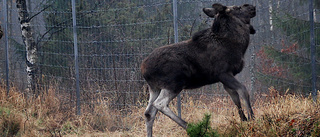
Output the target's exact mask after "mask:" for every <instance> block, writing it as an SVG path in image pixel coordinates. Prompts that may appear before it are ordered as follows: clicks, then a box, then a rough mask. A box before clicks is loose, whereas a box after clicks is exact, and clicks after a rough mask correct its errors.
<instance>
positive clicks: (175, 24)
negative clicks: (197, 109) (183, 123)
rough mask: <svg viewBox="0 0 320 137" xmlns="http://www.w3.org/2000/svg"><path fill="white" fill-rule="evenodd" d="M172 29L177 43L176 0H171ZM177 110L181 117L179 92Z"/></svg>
mask: <svg viewBox="0 0 320 137" xmlns="http://www.w3.org/2000/svg"><path fill="white" fill-rule="evenodd" d="M172 3H173V6H172V10H173V29H174V43H178V42H179V39H178V11H177V10H178V8H177V0H173V2H172ZM177 110H178V116H179V117H181V96H180V94H179V95H178V96H177Z"/></svg>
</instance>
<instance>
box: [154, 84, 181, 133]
mask: <svg viewBox="0 0 320 137" xmlns="http://www.w3.org/2000/svg"><path fill="white" fill-rule="evenodd" d="M178 94H179V92H175V91H172V90H167V89H162V90H161V92H160V95H159V97H158V98H157V99H156V100H155V101H154V103H153V105H154V107H156V108H157V109H158V110H159V111H161V112H162V113H163V114H165V115H166V116H168V117H169V118H171V119H172V120H173V121H175V122H176V123H177V124H179V125H180V126H181V127H183V128H184V129H187V122H185V121H184V120H182V119H181V118H180V117H178V116H177V115H175V114H174V113H173V112H172V110H171V109H170V108H169V107H168V104H169V103H170V101H171V100H172V99H174V98H175V97H176V96H177V95H178Z"/></svg>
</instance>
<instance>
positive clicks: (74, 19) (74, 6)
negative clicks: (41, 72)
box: [71, 0, 81, 115]
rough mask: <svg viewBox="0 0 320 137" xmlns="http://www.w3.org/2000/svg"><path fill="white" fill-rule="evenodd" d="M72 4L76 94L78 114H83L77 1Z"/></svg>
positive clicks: (73, 0)
mask: <svg viewBox="0 0 320 137" xmlns="http://www.w3.org/2000/svg"><path fill="white" fill-rule="evenodd" d="M71 5H72V27H73V47H74V64H75V73H76V74H75V75H76V96H77V102H76V105H77V115H81V106H80V82H79V64H78V36H77V22H76V21H77V20H76V2H75V0H71Z"/></svg>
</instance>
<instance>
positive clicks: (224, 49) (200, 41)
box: [141, 4, 255, 136]
mask: <svg viewBox="0 0 320 137" xmlns="http://www.w3.org/2000/svg"><path fill="white" fill-rule="evenodd" d="M212 7H213V8H204V9H203V11H204V12H205V13H206V14H207V15H208V16H209V17H214V18H215V19H214V22H213V25H212V27H211V28H208V29H205V30H202V31H199V32H197V33H195V34H194V35H193V37H192V39H189V40H186V41H183V42H179V43H176V44H171V45H166V46H162V47H159V48H156V49H155V50H154V51H153V52H151V54H150V55H149V56H148V57H147V58H146V59H145V60H144V61H143V62H142V64H141V72H142V75H143V77H144V78H145V80H146V81H147V83H148V84H149V86H150V87H151V89H152V90H155V91H153V92H160V93H161V92H162V89H166V90H168V91H170V92H169V93H170V94H176V95H177V94H178V93H180V91H181V90H182V89H193V88H198V87H201V86H204V85H207V84H212V83H216V82H222V83H223V84H224V85H225V87H226V89H230V92H232V91H233V90H238V89H243V90H245V87H244V86H242V85H241V84H240V83H238V82H237V81H236V80H235V79H233V76H235V75H236V74H238V73H240V72H241V70H242V69H243V66H244V60H243V58H244V54H245V52H246V50H247V48H248V45H249V39H250V36H249V35H250V34H254V33H255V30H254V29H253V27H252V26H251V25H250V18H252V17H254V16H255V7H254V6H252V5H248V4H245V5H243V6H239V7H238V6H233V7H226V6H223V5H221V4H213V6H212ZM241 9H242V11H241ZM229 74H230V77H229ZM224 75H227V77H225V76H224ZM229 83H230V84H229ZM243 87H244V88H243ZM231 90H232V91H231ZM230 92H229V94H237V92H235V93H233V92H232V93H230ZM150 94H151V93H150ZM239 94H242V93H239ZM237 95H238V94H237ZM155 96H159V93H155ZM235 96H236V95H235ZM244 96H247V95H246V93H245V95H244ZM151 98H153V99H151ZM159 98H160V97H159ZM238 98H239V97H238ZM157 99H158V98H157V97H151V95H150V102H149V105H148V107H147V110H146V112H145V114H146V118H147V122H148V119H149V117H150V112H149V109H152V107H153V106H155V105H156V104H154V102H153V101H154V100H156V102H157ZM170 99H171V98H170ZM158 100H161V99H158ZM158 102H161V101H158ZM236 104H237V103H236ZM237 106H238V105H237ZM249 106H250V102H249ZM239 107H240V108H239ZM155 108H157V107H155ZM238 108H239V113H243V112H240V111H242V110H241V106H238ZM157 109H158V108H157ZM250 109H251V106H250ZM158 110H160V111H161V112H163V111H162V110H161V108H160V109H158ZM251 111H252V110H251ZM166 115H167V114H166ZM169 117H170V116H169ZM250 117H253V114H252V116H250ZM241 118H242V120H246V118H245V116H244V115H243V116H241ZM172 119H173V120H174V119H175V118H172ZM175 121H176V120H175ZM182 121H183V120H182ZM176 122H177V121H176ZM177 123H178V124H180V125H181V126H183V127H184V126H185V125H184V123H183V122H182V123H179V122H177ZM151 125H152V124H151ZM147 127H148V123H147ZM184 128H186V127H184ZM151 134H152V133H151ZM148 136H149V131H148Z"/></svg>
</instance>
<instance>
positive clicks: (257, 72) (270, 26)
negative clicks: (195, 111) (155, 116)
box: [0, 0, 320, 111]
mask: <svg viewBox="0 0 320 137" xmlns="http://www.w3.org/2000/svg"><path fill="white" fill-rule="evenodd" d="M27 2H28V9H29V10H28V12H29V14H30V15H31V16H34V17H33V18H32V20H31V25H32V27H33V30H34V32H33V34H34V36H33V37H34V38H35V39H36V43H37V48H38V54H37V56H38V61H37V62H38V67H39V71H38V72H37V74H35V75H36V76H37V77H39V80H38V83H37V87H38V88H39V89H41V91H46V90H49V89H52V88H54V89H55V91H56V92H57V94H60V95H61V96H60V97H61V98H60V99H61V100H62V101H63V102H64V104H63V106H64V107H65V108H66V109H68V108H74V107H75V105H76V89H77V87H76V74H75V69H76V68H75V63H74V61H75V60H74V54H75V53H74V46H73V42H74V41H73V27H72V21H73V20H72V10H71V9H72V6H71V0H70V1H64V0H46V1H43V0H33V1H30V0H27ZM75 2H76V3H75V4H76V24H77V26H76V28H77V32H76V33H77V46H78V59H79V60H78V61H79V68H77V69H78V70H79V82H80V87H79V89H80V93H81V96H80V102H81V106H89V108H90V106H94V104H96V103H98V102H97V100H98V98H99V99H101V98H102V99H104V100H108V102H109V103H110V106H112V107H113V108H114V109H126V108H130V107H132V106H140V105H145V104H143V103H142V102H146V101H147V100H148V91H147V85H146V83H145V81H144V80H143V78H142V76H141V74H140V63H141V61H142V60H143V59H144V58H145V57H146V56H147V55H148V54H149V53H150V52H151V51H152V50H153V49H154V48H156V47H159V46H162V45H167V44H172V43H174V29H173V12H172V11H173V10H172V8H173V3H172V1H171V0H149V1H146V0H133V1H132V0H120V1H118V0H90V1H86V0H77V1H75ZM0 3H1V5H3V6H2V8H1V13H0V15H1V17H0V21H1V24H0V25H1V26H2V28H3V26H4V24H5V23H6V24H7V25H8V30H7V34H5V35H7V36H8V41H5V39H4V38H2V39H1V40H0V43H1V46H0V52H1V54H0V55H1V57H0V65H1V67H0V78H1V81H0V83H1V86H3V87H6V84H5V83H6V81H7V79H6V74H9V79H8V80H9V83H10V87H14V88H16V89H19V91H21V92H24V91H25V89H26V86H27V83H26V79H27V78H26V76H27V73H26V70H25V69H26V65H25V60H26V59H25V54H26V49H25V46H24V44H23V42H22V38H21V30H20V24H19V21H18V20H17V19H18V14H17V8H16V6H15V5H16V3H15V1H13V0H7V1H6V4H7V7H6V6H5V5H4V0H2V1H1V2H0ZM213 3H222V4H225V5H242V4H244V3H249V4H253V5H256V7H257V16H256V17H255V18H253V20H252V25H253V26H254V28H255V29H256V30H257V33H256V34H255V35H251V42H250V45H249V49H248V50H247V53H246V55H245V60H246V64H245V68H244V69H243V72H241V73H240V74H239V75H238V76H237V78H238V79H239V81H241V82H242V83H243V84H245V85H246V87H247V88H248V89H249V91H250V93H251V95H252V96H254V95H258V94H259V93H263V92H267V90H268V88H270V87H271V86H272V87H274V88H276V89H278V90H279V91H283V92H285V91H289V92H295V93H302V94H304V95H308V94H310V93H311V92H312V73H311V71H312V70H311V55H310V53H311V48H310V30H311V29H314V31H315V35H314V41H315V57H316V61H315V65H316V72H317V73H316V76H315V77H317V79H319V76H320V67H319V64H320V63H319V59H320V48H319V46H320V2H319V1H317V0H314V9H310V8H309V0H264V1H261V0H201V1H195V0H178V1H177V14H178V33H179V36H178V41H183V40H187V39H189V38H190V37H191V36H192V34H193V33H194V32H197V31H199V30H201V29H204V28H208V27H209V26H210V25H211V23H212V19H209V18H208V17H207V16H206V15H205V14H204V13H202V8H204V7H210V6H211V5H212V4H213ZM310 10H312V12H313V15H314V28H310V20H309V11H310ZM5 11H6V12H8V18H7V19H8V21H7V22H4V20H5V19H4V17H5V16H2V15H4V14H5V13H6V12H5ZM6 42H8V46H9V49H8V51H6V49H5V45H6V44H5V43H6ZM6 52H8V53H9V59H8V60H9V62H8V61H7V60H6V57H5V53H6ZM6 63H9V71H8V72H7V71H6V65H5V64H6ZM319 83H320V82H316V88H317V89H319V87H320V85H319ZM181 95H182V101H187V100H188V99H190V97H192V99H201V100H203V101H204V102H209V101H210V100H212V99H214V98H217V97H218V98H219V97H226V96H228V95H227V94H226V92H225V91H224V89H223V87H222V85H220V84H214V85H209V86H205V87H203V88H200V89H196V90H187V91H183V92H182V94H181ZM184 107H188V106H187V105H184ZM199 107H201V106H199ZM212 109H226V108H223V106H222V107H221V108H212ZM83 111H91V110H83Z"/></svg>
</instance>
